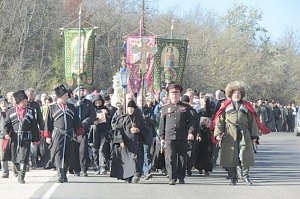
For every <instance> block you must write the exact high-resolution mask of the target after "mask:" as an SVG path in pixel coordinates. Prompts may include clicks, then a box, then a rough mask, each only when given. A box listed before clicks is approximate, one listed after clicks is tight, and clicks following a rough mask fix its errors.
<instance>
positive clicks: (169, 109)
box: [159, 101, 195, 140]
mask: <svg viewBox="0 0 300 199" xmlns="http://www.w3.org/2000/svg"><path fill="white" fill-rule="evenodd" d="M194 125H195V121H194V112H193V110H192V107H191V106H190V105H188V104H185V103H182V102H180V101H179V102H178V103H177V104H167V105H165V106H163V107H162V111H161V117H160V123H159V136H160V138H161V139H165V140H187V137H188V134H194V132H195V126H194Z"/></svg>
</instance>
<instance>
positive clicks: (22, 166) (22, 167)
mask: <svg viewBox="0 0 300 199" xmlns="http://www.w3.org/2000/svg"><path fill="white" fill-rule="evenodd" d="M26 169H27V164H24V163H20V171H19V176H18V182H19V183H20V184H25V180H24V178H25V173H26Z"/></svg>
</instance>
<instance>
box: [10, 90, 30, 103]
mask: <svg viewBox="0 0 300 199" xmlns="http://www.w3.org/2000/svg"><path fill="white" fill-rule="evenodd" d="M13 96H14V98H15V101H16V103H17V104H19V103H20V102H21V101H22V100H24V99H28V97H27V95H26V93H25V91H24V90H18V91H17V92H14V93H13Z"/></svg>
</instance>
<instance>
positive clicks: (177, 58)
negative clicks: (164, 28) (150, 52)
mask: <svg viewBox="0 0 300 199" xmlns="http://www.w3.org/2000/svg"><path fill="white" fill-rule="evenodd" d="M156 46H157V53H156V54H155V56H154V74H153V80H154V81H153V87H154V91H155V92H158V91H159V90H160V87H161V86H162V85H166V84H168V83H170V82H172V81H174V82H175V83H179V84H181V83H182V77H183V71H184V68H185V61H186V55H187V46H188V41H187V40H186V39H164V38H156Z"/></svg>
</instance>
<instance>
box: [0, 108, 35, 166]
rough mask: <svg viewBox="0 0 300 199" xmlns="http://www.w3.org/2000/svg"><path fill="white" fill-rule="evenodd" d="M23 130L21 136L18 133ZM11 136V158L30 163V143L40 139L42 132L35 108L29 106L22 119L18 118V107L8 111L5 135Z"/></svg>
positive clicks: (15, 160)
mask: <svg viewBox="0 0 300 199" xmlns="http://www.w3.org/2000/svg"><path fill="white" fill-rule="evenodd" d="M19 132H21V134H20V136H18V133H19ZM5 135H9V136H10V138H11V160H12V162H14V163H19V162H24V163H26V164H27V163H28V160H29V152H30V143H31V142H37V141H39V140H40V133H39V129H38V125H37V120H36V118H35V111H34V109H32V108H30V107H27V110H26V115H25V117H24V118H23V119H22V120H21V119H19V118H18V115H17V112H16V108H11V109H9V110H8V111H7V116H6V118H5V122H4V128H3V136H5Z"/></svg>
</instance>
